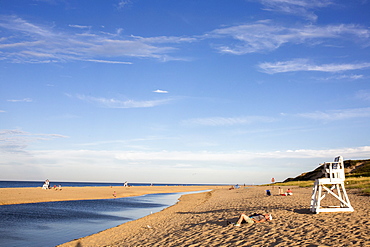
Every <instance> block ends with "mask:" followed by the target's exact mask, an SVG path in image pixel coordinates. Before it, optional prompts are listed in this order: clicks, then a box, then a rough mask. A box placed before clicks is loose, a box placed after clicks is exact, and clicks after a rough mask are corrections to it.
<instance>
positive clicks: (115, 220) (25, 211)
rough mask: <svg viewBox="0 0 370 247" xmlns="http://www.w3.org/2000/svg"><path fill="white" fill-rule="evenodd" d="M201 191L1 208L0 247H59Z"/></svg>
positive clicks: (12, 184) (2, 183)
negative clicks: (57, 246) (182, 196)
mask: <svg viewBox="0 0 370 247" xmlns="http://www.w3.org/2000/svg"><path fill="white" fill-rule="evenodd" d="M42 184H43V182H41V183H40V182H9V181H0V187H3V188H4V186H5V187H12V188H17V187H41V186H42ZM51 184H52V185H53V183H51ZM57 184H59V183H57ZM61 184H62V185H63V186H122V183H120V184H116V185H115V184H113V183H71V182H69V183H65V182H63V183H61ZM148 185H150V184H141V185H138V184H135V186H148ZM156 185H158V184H156ZM164 185H166V184H164ZM167 185H169V184H167ZM154 186H155V185H154ZM199 192H204V191H198V192H185V193H166V194H148V195H143V196H135V197H125V198H115V199H102V200H81V201H62V202H42V203H28V204H16V205H1V206H0V246H13V247H23V246H28V247H36V246H37V247H39V246H45V247H47V246H56V245H58V244H62V243H65V242H69V241H71V240H73V239H77V238H81V237H84V236H88V235H91V234H94V233H97V232H100V231H103V230H105V229H108V228H112V227H115V226H118V225H121V224H123V223H125V222H128V221H132V220H135V219H139V218H142V217H144V216H146V215H149V214H151V213H156V212H159V211H161V210H163V209H165V208H167V207H169V206H172V205H174V204H176V203H177V201H178V199H179V198H180V196H181V195H184V194H190V193H199Z"/></svg>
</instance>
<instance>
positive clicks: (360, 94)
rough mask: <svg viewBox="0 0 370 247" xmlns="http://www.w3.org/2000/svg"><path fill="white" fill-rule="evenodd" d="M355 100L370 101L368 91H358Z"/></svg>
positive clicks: (369, 92)
mask: <svg viewBox="0 0 370 247" xmlns="http://www.w3.org/2000/svg"><path fill="white" fill-rule="evenodd" d="M356 98H358V99H361V100H366V101H370V91H366V90H360V91H358V92H357V93H356Z"/></svg>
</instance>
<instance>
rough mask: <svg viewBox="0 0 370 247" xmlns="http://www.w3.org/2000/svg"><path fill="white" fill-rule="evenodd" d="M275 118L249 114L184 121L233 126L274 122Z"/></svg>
mask: <svg viewBox="0 0 370 247" xmlns="http://www.w3.org/2000/svg"><path fill="white" fill-rule="evenodd" d="M273 121H275V119H274V118H270V117H264V116H247V117H229V118H225V117H212V118H195V119H188V120H185V121H183V124H186V125H204V126H232V125H241V124H251V123H256V122H257V123H261V122H273Z"/></svg>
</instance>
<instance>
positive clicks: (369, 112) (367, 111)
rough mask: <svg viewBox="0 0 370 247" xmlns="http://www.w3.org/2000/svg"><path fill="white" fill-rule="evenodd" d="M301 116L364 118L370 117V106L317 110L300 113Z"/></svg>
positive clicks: (331, 118)
mask: <svg viewBox="0 0 370 247" xmlns="http://www.w3.org/2000/svg"><path fill="white" fill-rule="evenodd" d="M298 116H300V117H304V118H310V119H315V120H326V121H335V120H343V119H351V118H363V117H366V118H368V117H370V107H366V108H356V109H344V110H332V111H316V112H309V113H301V114H298Z"/></svg>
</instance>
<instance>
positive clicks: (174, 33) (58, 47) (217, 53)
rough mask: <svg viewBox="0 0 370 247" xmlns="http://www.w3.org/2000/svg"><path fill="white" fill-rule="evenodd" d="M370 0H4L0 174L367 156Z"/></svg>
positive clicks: (124, 171) (204, 173)
mask: <svg viewBox="0 0 370 247" xmlns="http://www.w3.org/2000/svg"><path fill="white" fill-rule="evenodd" d="M369 11H370V1H369V0H351V1H348V0H232V1H230V0H202V1H199V0H176V1H173V0H156V1H149V0H96V1H89V0H81V1H73V0H14V1H6V0H0V157H1V158H0V180H35V181H42V180H44V179H47V178H48V179H50V180H51V181H90V182H124V181H129V182H138V183H139V182H148V183H189V184H190V183H227V184H244V183H245V184H263V183H269V182H270V181H271V179H272V178H275V180H276V181H283V180H285V179H286V178H288V177H295V176H297V175H299V174H301V173H303V172H307V171H311V170H313V169H315V168H316V167H318V166H319V164H320V163H323V162H330V161H333V159H334V157H336V156H338V155H341V156H343V158H344V160H349V159H352V160H356V159H368V158H370V128H369V126H370V29H369V27H370V15H369Z"/></svg>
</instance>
